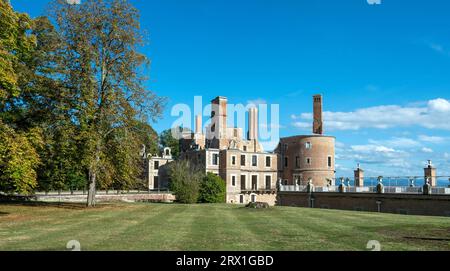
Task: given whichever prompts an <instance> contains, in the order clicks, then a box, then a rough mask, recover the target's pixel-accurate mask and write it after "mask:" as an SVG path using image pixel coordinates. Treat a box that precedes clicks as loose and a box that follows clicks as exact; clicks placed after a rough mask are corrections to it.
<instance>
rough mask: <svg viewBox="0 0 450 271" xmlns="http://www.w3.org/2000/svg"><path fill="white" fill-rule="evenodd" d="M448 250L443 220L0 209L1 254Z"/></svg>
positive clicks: (276, 211)
mask: <svg viewBox="0 0 450 271" xmlns="http://www.w3.org/2000/svg"><path fill="white" fill-rule="evenodd" d="M70 240H77V241H79V242H80V243H81V249H82V250H164V251H165V250H189V251H199V250H200V251H204V250H225V251H242V250H269V251H270V250H293V251H298V250H314V251H317V250H367V249H366V245H367V242H368V241H369V240H377V241H379V242H380V243H381V246H382V247H381V249H382V250H450V218H445V217H423V216H402V215H392V214H376V213H363V212H347V211H336V210H319V209H301V208H291V207H274V208H270V209H267V210H254V209H246V208H243V207H242V206H232V205H224V204H217V205H178V204H145V203H137V204H121V203H117V204H102V205H100V206H98V207H97V208H94V209H86V208H84V207H83V206H82V205H77V204H62V205H58V204H34V205H17V204H7V205H5V204H3V205H0V250H45V251H47V250H66V244H67V242H68V241H70Z"/></svg>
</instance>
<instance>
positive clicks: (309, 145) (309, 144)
mask: <svg viewBox="0 0 450 271" xmlns="http://www.w3.org/2000/svg"><path fill="white" fill-rule="evenodd" d="M305 147H306V149H308V150H310V149H312V144H311V142H306V144H305Z"/></svg>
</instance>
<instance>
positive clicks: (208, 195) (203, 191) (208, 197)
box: [199, 173, 226, 203]
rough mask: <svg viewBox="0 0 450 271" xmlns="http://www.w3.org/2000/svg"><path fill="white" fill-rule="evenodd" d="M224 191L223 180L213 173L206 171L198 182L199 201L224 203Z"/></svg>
mask: <svg viewBox="0 0 450 271" xmlns="http://www.w3.org/2000/svg"><path fill="white" fill-rule="evenodd" d="M225 193H226V186H225V181H224V180H223V179H222V178H220V177H219V176H217V175H215V174H213V173H208V174H207V175H206V176H205V177H203V180H202V182H201V184H200V197H199V202H202V203H224V202H225Z"/></svg>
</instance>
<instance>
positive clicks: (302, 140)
mask: <svg viewBox="0 0 450 271" xmlns="http://www.w3.org/2000/svg"><path fill="white" fill-rule="evenodd" d="M275 152H276V153H277V154H278V156H279V163H278V173H279V179H280V180H281V181H282V182H283V184H287V185H295V184H299V185H306V184H307V183H308V182H309V180H312V183H313V184H314V185H315V186H327V185H334V184H335V138H334V137H331V136H321V135H313V136H293V137H287V138H282V139H281V140H280V143H279V145H278V147H277V149H276V150H275Z"/></svg>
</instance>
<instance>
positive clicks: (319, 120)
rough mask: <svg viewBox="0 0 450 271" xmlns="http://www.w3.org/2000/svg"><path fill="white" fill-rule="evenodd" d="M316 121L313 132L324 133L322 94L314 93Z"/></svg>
mask: <svg viewBox="0 0 450 271" xmlns="http://www.w3.org/2000/svg"><path fill="white" fill-rule="evenodd" d="M313 101H314V106H313V107H314V122H313V134H318V135H323V117H322V114H323V113H322V106H323V104H322V95H314V96H313Z"/></svg>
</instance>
